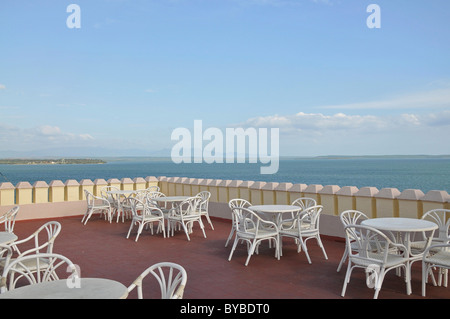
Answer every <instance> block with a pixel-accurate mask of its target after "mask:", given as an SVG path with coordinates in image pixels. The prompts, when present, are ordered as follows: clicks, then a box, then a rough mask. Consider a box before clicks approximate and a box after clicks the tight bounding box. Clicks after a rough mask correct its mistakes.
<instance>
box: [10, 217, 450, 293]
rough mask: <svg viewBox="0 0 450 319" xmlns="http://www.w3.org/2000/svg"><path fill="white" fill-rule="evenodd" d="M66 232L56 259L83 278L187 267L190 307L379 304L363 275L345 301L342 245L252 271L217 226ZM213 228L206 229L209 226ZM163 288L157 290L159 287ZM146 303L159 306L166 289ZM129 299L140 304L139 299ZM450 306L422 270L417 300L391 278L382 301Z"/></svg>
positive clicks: (288, 254)
mask: <svg viewBox="0 0 450 319" xmlns="http://www.w3.org/2000/svg"><path fill="white" fill-rule="evenodd" d="M57 220H58V221H59V222H60V223H61V224H62V231H61V233H60V235H59V236H58V238H57V240H56V242H55V246H54V251H55V252H57V253H61V254H63V255H65V256H67V257H68V258H69V259H71V260H72V261H73V262H74V263H76V264H77V265H79V266H80V269H81V276H82V277H100V278H109V279H114V280H117V281H119V282H121V283H123V284H124V285H125V286H128V285H130V284H131V283H132V282H133V281H134V279H136V277H137V276H138V275H139V274H140V273H141V272H142V271H143V270H144V269H146V268H147V267H148V266H150V265H152V264H154V263H157V262H161V261H171V262H175V263H179V264H181V265H183V267H184V268H185V269H186V271H187V273H188V282H187V286H186V290H185V294H184V298H185V299H234V300H238V299H371V298H372V297H373V290H372V289H369V288H367V286H366V282H365V276H364V273H363V271H362V270H360V271H355V272H354V275H353V276H352V279H351V281H350V284H349V286H348V288H347V292H346V296H345V298H342V297H341V295H340V293H341V289H342V283H343V280H344V276H345V267H344V268H343V269H342V270H341V271H340V272H339V273H338V272H336V269H337V266H338V264H339V261H340V258H341V257H342V253H343V251H344V242H343V241H342V239H340V238H334V237H329V236H322V240H323V243H324V246H325V249H326V251H327V254H328V260H325V259H324V257H323V255H322V252H321V250H320V248H319V247H318V246H317V244H316V243H315V242H314V241H309V242H308V248H309V253H310V256H311V260H312V264H308V262H307V260H306V257H305V255H304V254H303V253H297V252H296V246H295V245H294V244H293V241H292V240H286V239H285V240H284V242H283V248H284V249H283V256H282V257H281V259H280V260H277V259H275V257H274V250H273V249H270V248H269V247H268V245H267V244H264V245H263V247H262V248H261V249H260V252H259V255H254V256H253V257H252V258H251V260H250V263H249V265H248V266H247V267H246V266H244V262H245V259H246V257H247V254H246V250H245V248H244V247H243V246H242V247H241V248H239V247H238V249H237V250H236V252H235V254H234V255H233V258H232V260H231V261H228V255H229V253H230V249H231V247H230V245H229V246H228V247H225V241H226V238H227V236H228V234H229V231H230V227H231V223H230V221H228V220H224V219H219V218H213V223H214V228H215V229H214V230H211V229H210V228H209V227H208V226H207V225H205V227H206V233H207V238H206V239H205V238H203V235H202V233H201V231H200V229H198V226H197V227H194V232H193V234H192V235H191V241H190V242H188V241H187V239H186V236H185V234H184V233H183V232H182V231H179V232H176V233H175V236H173V237H169V238H163V236H162V234H154V235H151V234H150V233H149V232H145V231H144V232H143V233H142V234H141V236H140V238H139V240H138V241H137V242H135V240H134V238H135V237H134V235H135V234H133V233H132V235H131V236H130V238H129V239H126V235H127V232H128V227H129V221H128V222H125V223H122V222H119V223H116V222H113V223H111V224H110V223H108V222H106V221H105V220H103V219H100V218H98V217H97V215H95V216H94V217H93V218H92V219H91V220H90V221H89V222H88V223H87V224H86V225H82V224H81V223H80V220H81V216H79V217H76V216H73V217H65V218H58V219H57ZM45 221H46V220H28V221H19V222H17V223H16V227H15V229H16V231H15V233H16V234H17V235H18V236H19V238H21V237H24V236H27V235H29V234H31V233H32V232H33V231H34V230H36V229H37V228H38V227H39V226H40V225H42V224H43V223H44V222H45ZM205 224H206V223H205ZM155 288H157V286H155ZM147 293H148V294H147V295H146V296H145V297H146V298H158V297H159V288H158V289H155V290H154V291H153V293H152V290H151V289H148V290H147ZM129 298H136V295H135V294H134V293H131V294H130V296H129ZM443 298H444V299H446V298H450V289H448V288H445V287H434V286H432V285H428V286H427V296H426V297H425V298H424V297H422V296H421V267H420V265H419V263H416V265H415V266H414V267H413V273H412V294H411V295H409V296H408V295H406V289H405V283H404V281H403V279H402V278H401V277H397V276H396V275H395V273H394V272H392V273H388V275H387V277H386V279H385V282H384V284H383V287H382V290H381V292H380V295H379V299H443Z"/></svg>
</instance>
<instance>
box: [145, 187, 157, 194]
mask: <svg viewBox="0 0 450 319" xmlns="http://www.w3.org/2000/svg"><path fill="white" fill-rule="evenodd" d="M146 191H147V193H151V192H159V191H160V188H159V186H150V187H148V188H147V189H146Z"/></svg>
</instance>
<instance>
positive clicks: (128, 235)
mask: <svg viewBox="0 0 450 319" xmlns="http://www.w3.org/2000/svg"><path fill="white" fill-rule="evenodd" d="M133 225H134V222H133V221H132V222H131V224H130V228H128V234H127V239H128V238H130V234H131V230H132V229H133Z"/></svg>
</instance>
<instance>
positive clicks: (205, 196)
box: [197, 191, 214, 230]
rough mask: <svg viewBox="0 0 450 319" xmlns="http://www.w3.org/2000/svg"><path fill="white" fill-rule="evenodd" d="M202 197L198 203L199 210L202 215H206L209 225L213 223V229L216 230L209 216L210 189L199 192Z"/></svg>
mask: <svg viewBox="0 0 450 319" xmlns="http://www.w3.org/2000/svg"><path fill="white" fill-rule="evenodd" d="M197 196H200V198H201V199H202V200H201V201H200V203H199V205H198V210H199V211H200V215H201V216H205V217H206V220H207V221H208V223H209V225H211V229H212V230H214V226H213V224H212V222H211V218H209V199H210V198H211V193H210V192H208V191H202V192H200V193H198V194H197Z"/></svg>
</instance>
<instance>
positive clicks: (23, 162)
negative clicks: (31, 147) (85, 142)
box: [0, 158, 106, 165]
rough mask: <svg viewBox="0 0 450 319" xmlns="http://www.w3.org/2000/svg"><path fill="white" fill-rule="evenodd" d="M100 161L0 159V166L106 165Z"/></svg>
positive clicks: (83, 159)
mask: <svg viewBox="0 0 450 319" xmlns="http://www.w3.org/2000/svg"><path fill="white" fill-rule="evenodd" d="M105 163H106V161H104V160H100V159H86V158H61V159H21V158H20V159H0V164H9V165H66V164H105Z"/></svg>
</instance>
